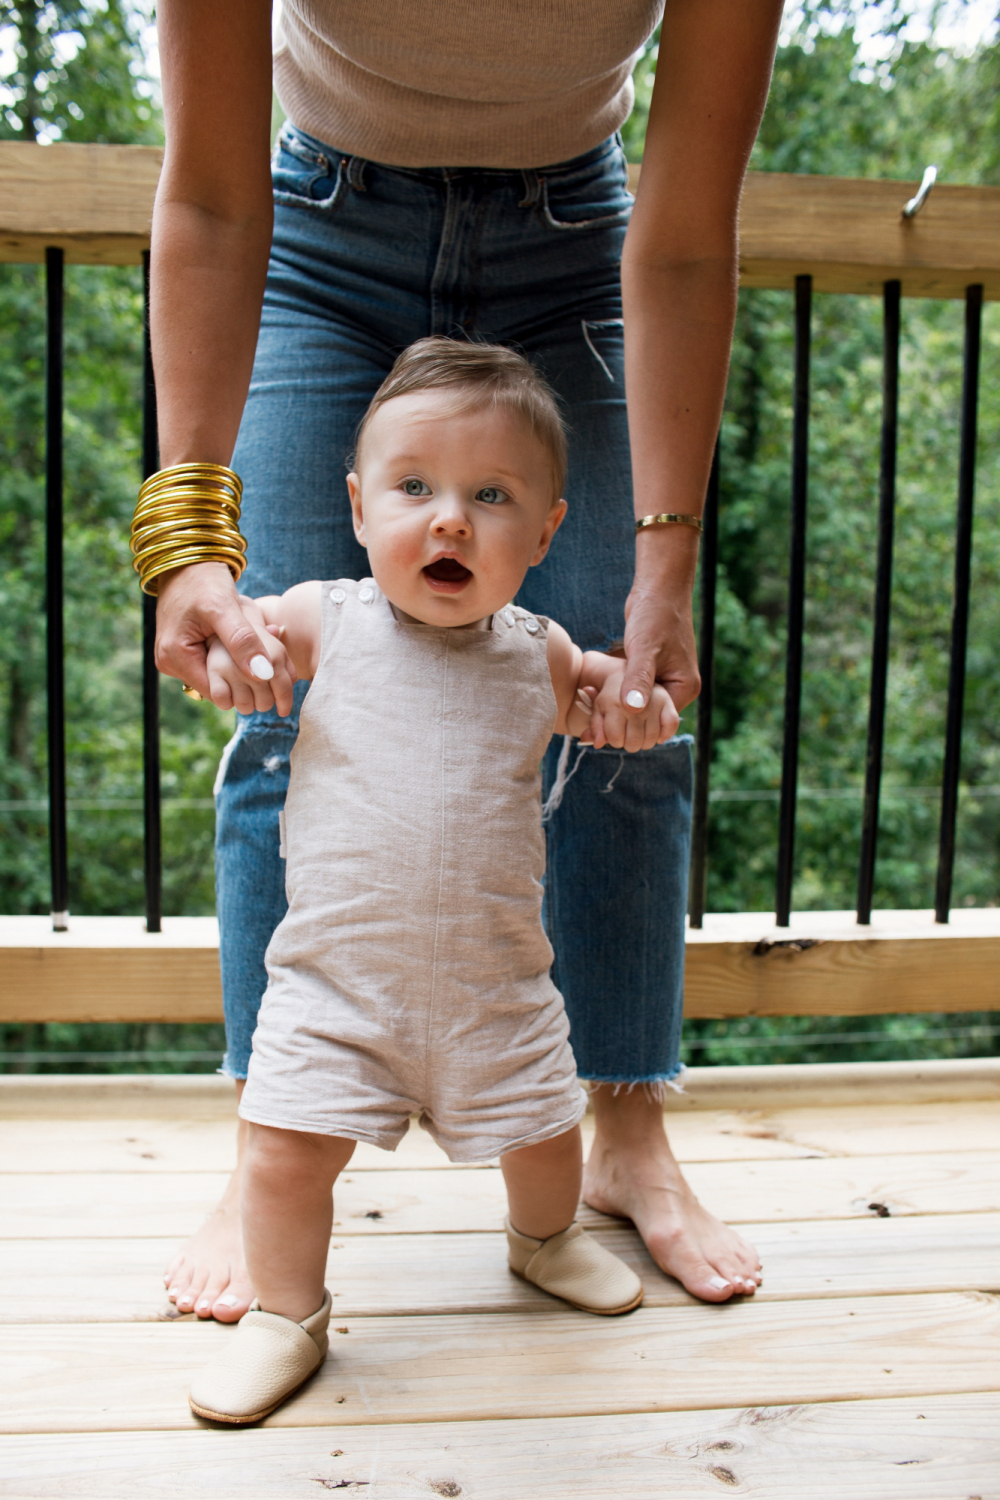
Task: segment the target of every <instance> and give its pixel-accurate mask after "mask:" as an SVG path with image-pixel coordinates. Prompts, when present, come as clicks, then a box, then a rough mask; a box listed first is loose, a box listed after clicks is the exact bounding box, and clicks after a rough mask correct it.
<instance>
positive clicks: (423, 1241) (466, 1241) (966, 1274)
mask: <svg viewBox="0 0 1000 1500" xmlns="http://www.w3.org/2000/svg"><path fill="white" fill-rule="evenodd" d="M592 1232H593V1233H594V1234H595V1235H596V1236H597V1238H598V1239H599V1240H600V1241H601V1243H602V1244H604V1245H607V1247H608V1249H609V1250H611V1251H613V1252H614V1254H615V1255H619V1256H621V1257H622V1258H623V1259H624V1260H626V1261H627V1262H628V1263H629V1264H630V1265H631V1266H633V1267H634V1268H635V1269H636V1271H637V1272H638V1273H639V1275H640V1276H641V1277H642V1279H643V1284H644V1286H645V1288H646V1305H647V1306H648V1307H687V1306H693V1305H694V1299H693V1298H692V1297H689V1296H688V1294H687V1293H686V1292H685V1291H684V1290H683V1288H682V1287H681V1286H680V1285H679V1283H678V1282H676V1281H674V1280H673V1278H672V1277H669V1276H665V1275H663V1273H662V1272H660V1271H659V1270H658V1269H657V1268H656V1266H654V1264H653V1262H652V1260H651V1259H650V1257H649V1255H648V1253H647V1251H646V1249H645V1247H644V1246H643V1244H642V1242H641V1240H640V1239H639V1236H638V1235H637V1233H636V1232H635V1230H634V1229H626V1228H621V1227H616V1226H598V1227H597V1228H595V1229H594V1230H593V1231H592ZM742 1232H743V1234H744V1235H745V1237H746V1238H747V1239H749V1240H750V1241H751V1242H752V1243H753V1244H754V1245H756V1247H757V1250H758V1252H759V1253H760V1256H761V1260H762V1263H763V1266H764V1282H763V1285H762V1286H761V1287H760V1288H759V1290H758V1292H757V1294H756V1300H758V1301H762V1302H788V1301H794V1300H796V1299H797V1298H803V1297H805V1298H810V1299H815V1298H819V1297H856V1296H877V1295H882V1296H895V1295H896V1294H898V1293H900V1292H946V1291H995V1290H997V1289H1000V1215H997V1214H967V1215H962V1214H956V1215H954V1216H948V1217H946V1218H938V1217H937V1216H932V1217H930V1218H920V1217H912V1218H903V1219H876V1218H874V1217H873V1218H868V1219H842V1220H833V1221H816V1222H809V1221H806V1222H798V1223H789V1224H747V1225H744V1226H742ZM176 1250H177V1241H176V1240H173V1239H120V1240H110V1241H109V1240H87V1239H64V1240H58V1239H56V1240H0V1323H84V1322H86V1323H122V1322H126V1323H127V1322H161V1321H163V1320H164V1319H166V1320H168V1321H175V1320H176V1316H177V1315H176V1309H174V1308H173V1306H172V1305H171V1304H170V1303H169V1301H168V1300H167V1298H166V1296H165V1295H164V1291H163V1281H162V1270H163V1267H164V1266H165V1265H166V1264H167V1262H168V1260H169V1259H170V1258H171V1257H172V1256H173V1255H174V1254H175V1253H176ZM327 1279H328V1285H329V1287H330V1290H331V1292H332V1293H333V1294H334V1297H335V1302H334V1307H335V1310H336V1315H337V1316H338V1317H361V1316H366V1317H367V1316H382V1317H388V1316H393V1315H397V1314H398V1315H414V1316H415V1315H417V1314H424V1315H425V1316H428V1317H430V1316H434V1315H437V1314H439V1313H459V1312H529V1311H531V1310H536V1311H537V1310H539V1309H542V1310H545V1309H548V1310H551V1307H552V1303H551V1301H550V1299H549V1298H548V1297H546V1296H545V1295H544V1293H542V1292H539V1291H537V1290H536V1289H535V1288H534V1287H532V1286H529V1285H528V1284H527V1283H526V1282H524V1281H522V1280H521V1279H520V1278H519V1277H517V1276H511V1275H510V1274H509V1272H508V1270H507V1265H506V1250H505V1241H504V1238H503V1236H502V1235H501V1234H498V1233H486V1234H426V1235H372V1236H369V1237H362V1236H360V1235H344V1236H340V1237H338V1238H337V1239H335V1240H334V1241H333V1244H332V1246H331V1249H330V1257H329V1265H328V1270H327ZM187 1316H188V1317H193V1314H189V1315H187Z"/></svg>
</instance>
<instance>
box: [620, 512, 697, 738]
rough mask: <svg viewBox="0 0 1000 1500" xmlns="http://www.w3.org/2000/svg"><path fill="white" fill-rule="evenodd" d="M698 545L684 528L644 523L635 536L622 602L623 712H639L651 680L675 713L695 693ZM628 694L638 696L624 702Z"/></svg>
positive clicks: (650, 685)
mask: <svg viewBox="0 0 1000 1500" xmlns="http://www.w3.org/2000/svg"><path fill="white" fill-rule="evenodd" d="M698 544H699V534H698V532H697V531H695V530H694V528H693V527H690V526H664V527H650V528H649V529H648V530H644V531H641V532H640V533H639V535H638V536H637V537H636V572H635V582H634V583H633V584H632V591H631V593H630V594H629V596H628V599H627V601H626V604H625V656H626V661H627V665H626V668H625V680H624V682H623V683H622V707H623V708H624V709H625V711H626V712H627V713H630V714H637V715H641V714H642V713H643V711H644V709H645V705H646V703H647V702H648V700H649V695H650V693H651V692H652V690H653V685H654V683H657V682H659V683H661V684H662V686H663V687H665V688H666V690H667V692H668V693H669V695H670V699H671V701H672V703H673V704H674V707H675V708H676V709H677V712H678V713H681V712H683V710H684V709H685V708H686V707H687V706H688V704H689V703H690V702H692V700H693V699H695V698H697V696H698V694H699V693H700V692H701V677H700V675H699V672H698V650H697V647H696V645H695V637H694V621H693V620H692V618H691V595H692V590H693V588H694V579H695V572H696V569H697V563H698ZM631 694H638V695H639V696H638V697H632V698H631V701H630V695H631ZM640 700H641V701H640Z"/></svg>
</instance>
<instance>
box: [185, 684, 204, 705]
mask: <svg viewBox="0 0 1000 1500" xmlns="http://www.w3.org/2000/svg"><path fill="white" fill-rule="evenodd" d="M181 692H182V693H183V694H184V696H185V698H190V699H191V702H192V703H204V701H205V700H204V698H203V697H202V696H201V694H200V693H199V691H198V689H197V688H192V687H188V685H187V683H186V682H182V683H181Z"/></svg>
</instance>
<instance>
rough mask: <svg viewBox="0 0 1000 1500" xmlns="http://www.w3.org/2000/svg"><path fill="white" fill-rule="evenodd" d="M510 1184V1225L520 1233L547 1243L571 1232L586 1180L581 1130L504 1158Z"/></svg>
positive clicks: (505, 1174)
mask: <svg viewBox="0 0 1000 1500" xmlns="http://www.w3.org/2000/svg"><path fill="white" fill-rule="evenodd" d="M500 1166H501V1168H502V1170H503V1175H504V1181H505V1182H506V1184H507V1202H508V1205H509V1207H510V1222H511V1223H512V1224H513V1226H514V1228H515V1229H516V1230H517V1231H518V1233H519V1234H525V1235H528V1236H530V1238H532V1239H535V1240H547V1239H549V1238H550V1237H551V1236H552V1235H554V1234H561V1233H562V1231H563V1230H564V1229H568V1228H569V1226H570V1225H571V1224H572V1222H573V1220H574V1219H575V1218H576V1210H577V1205H578V1204H579V1202H580V1186H581V1183H582V1181H583V1143H582V1141H581V1139H580V1127H579V1125H574V1126H573V1129H572V1130H567V1131H566V1132H565V1133H564V1134H563V1135H557V1136H554V1137H553V1138H552V1139H551V1140H548V1141H542V1142H540V1144H539V1145H537V1146H522V1147H521V1148H520V1150H518V1151H508V1152H507V1154H506V1156H501V1158H500Z"/></svg>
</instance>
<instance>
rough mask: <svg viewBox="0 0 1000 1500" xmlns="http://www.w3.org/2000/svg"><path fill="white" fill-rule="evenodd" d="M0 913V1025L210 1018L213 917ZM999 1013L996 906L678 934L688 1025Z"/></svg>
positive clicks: (830, 916)
mask: <svg viewBox="0 0 1000 1500" xmlns="http://www.w3.org/2000/svg"><path fill="white" fill-rule="evenodd" d="M163 928H164V930H163V932H162V933H159V934H150V933H147V932H146V931H145V929H144V926H143V923H142V920H141V918H139V917H74V918H72V919H71V922H70V931H69V932H65V933H54V932H53V931H52V928H51V922H50V920H49V918H47V917H0V1021H7V1022H30V1021H219V1020H221V1019H222V997H221V989H220V985H219V963H218V928H217V926H216V923H215V920H214V918H211V917H174V918H167V919H166V920H165V921H164V924H163ZM993 1009H1000V909H994V910H988V911H972V912H970V911H962V912H956V913H955V914H954V919H953V921H952V922H951V923H949V924H948V925H947V926H938V925H937V924H935V923H934V921H933V916H932V914H931V913H929V912H880V913H876V914H875V917H874V920H873V924H872V926H871V927H868V928H865V927H858V926H857V925H856V924H855V922H854V921H853V914H852V913H848V912H814V913H796V914H795V916H794V917H793V925H792V927H791V928H782V929H779V928H775V927H774V926H773V923H772V921H771V919H770V917H769V916H767V915H766V914H764V913H759V912H742V913H735V914H732V915H728V916H719V915H716V916H709V917H706V919H705V927H704V928H703V929H702V930H701V931H700V932H689V933H688V945H687V980H686V985H685V1003H684V1012H685V1015H687V1016H689V1017H695V1016H697V1017H703V1018H704V1017H724V1016H800V1015H822V1016H845V1015H884V1014H892V1013H896V1012H902V1011H911V1012H919V1011H971V1010H993Z"/></svg>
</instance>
